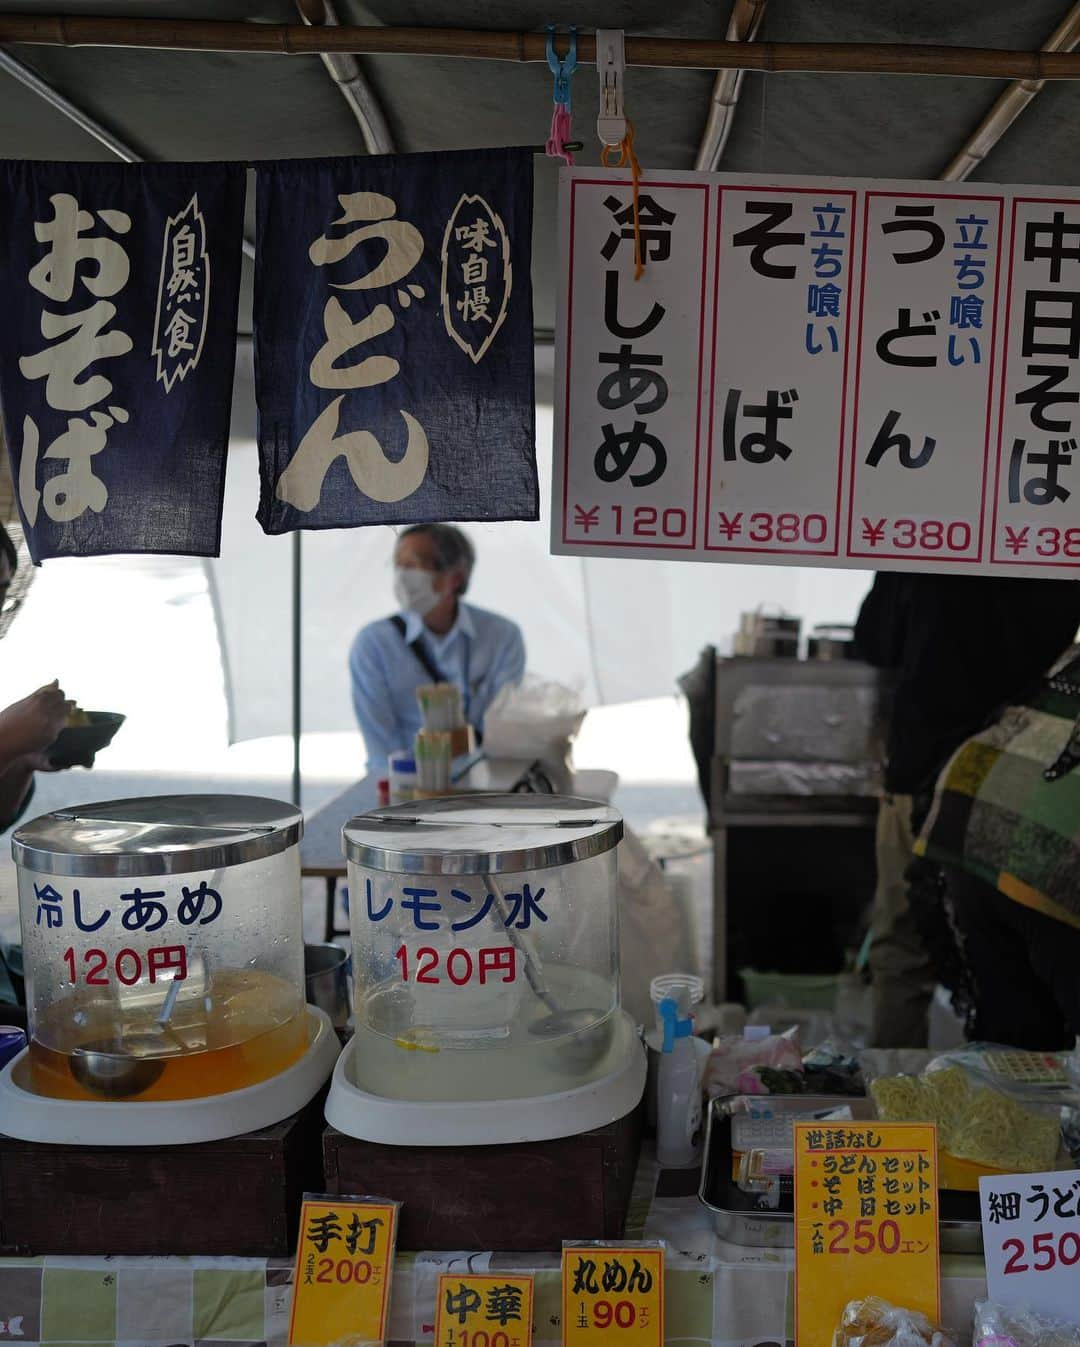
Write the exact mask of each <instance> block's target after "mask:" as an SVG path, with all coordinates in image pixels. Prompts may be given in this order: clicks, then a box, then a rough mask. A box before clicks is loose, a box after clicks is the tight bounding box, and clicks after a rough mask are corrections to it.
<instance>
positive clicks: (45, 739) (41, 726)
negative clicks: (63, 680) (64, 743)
mask: <svg viewBox="0 0 1080 1347" xmlns="http://www.w3.org/2000/svg"><path fill="white" fill-rule="evenodd" d="M73 705H74V703H73V702H70V701H68V700H67V698H66V697H65V696H64V692H63V689H62V688H61V687H60V684H59V682H58V681H53V682H52V683H50V684H49V685H48V686H47V687H43V688H38V690H37V691H36V692H31V694H30V696H29V697H24V698H23V699H22V701H19V702H14V703H13V704H12V705H11V706H7V707H5V708H4V710H2V711H0V755H2V756H3V757H4V758H5V759H6V760H7V761H9V762H11V761H13V760H14V759H16V758H28V757H31V756H36V755H38V754H42V753H44V752H45V750H46V749H47V748H50V747H51V746H52V744H54V743H55V742H56V736H57V735H58V734H59V733H60V731H61V730H62V729H63V728H64V725H65V723H66V721H67V718H68V713H69V712H70V711H71V708H72V707H73Z"/></svg>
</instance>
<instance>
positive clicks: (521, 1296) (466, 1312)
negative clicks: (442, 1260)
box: [435, 1273, 533, 1347]
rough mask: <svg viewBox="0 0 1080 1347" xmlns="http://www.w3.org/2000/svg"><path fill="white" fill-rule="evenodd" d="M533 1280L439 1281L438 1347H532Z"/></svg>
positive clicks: (451, 1278) (445, 1275)
mask: <svg viewBox="0 0 1080 1347" xmlns="http://www.w3.org/2000/svg"><path fill="white" fill-rule="evenodd" d="M532 1316H533V1279H532V1277H496V1276H478V1275H477V1276H474V1275H471V1274H470V1275H469V1276H467V1277H455V1276H453V1275H451V1274H448V1273H443V1274H442V1275H441V1276H440V1277H439V1292H438V1303H437V1304H436V1307H435V1347H531V1344H532Z"/></svg>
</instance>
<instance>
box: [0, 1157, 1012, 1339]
mask: <svg viewBox="0 0 1080 1347" xmlns="http://www.w3.org/2000/svg"><path fill="white" fill-rule="evenodd" d="M658 1180H659V1181H658ZM686 1186H687V1185H686V1184H685V1182H683V1183H680V1182H679V1181H678V1180H677V1179H676V1180H675V1181H672V1176H670V1175H663V1176H660V1175H658V1173H657V1170H656V1166H655V1164H654V1163H653V1162H652V1161H651V1159H649V1158H645V1159H643V1161H642V1164H641V1168H640V1170H639V1173H638V1180H637V1187H636V1190H635V1195H634V1202H633V1204H632V1207H631V1213H630V1222H629V1230H628V1236H629V1237H630V1238H634V1237H638V1236H644V1237H646V1238H653V1239H663V1240H665V1241H666V1243H667V1295H666V1322H667V1335H666V1336H667V1341H668V1342H669V1343H679V1344H680V1347H695V1345H696V1344H700V1345H701V1347H705V1344H709V1343H713V1344H720V1347H763V1345H764V1344H767V1343H768V1344H777V1343H779V1344H783V1343H786V1342H790V1341H791V1339H792V1337H793V1330H792V1324H793V1296H794V1285H793V1283H794V1278H793V1276H792V1255H791V1253H790V1251H787V1250H763V1249H749V1248H741V1247H739V1246H737V1245H733V1244H724V1243H723V1242H722V1241H720V1240H719V1239H718V1238H717V1236H716V1235H715V1233H714V1232H713V1230H712V1228H711V1226H710V1223H709V1215H708V1212H707V1211H705V1210H704V1209H703V1208H702V1207H701V1206H700V1205H699V1204H698V1202H697V1199H696V1198H695V1197H693V1196H692V1195H687V1194H686V1193H685V1188H686ZM571 1225H572V1222H571V1221H570V1220H568V1229H567V1237H568V1238H570V1237H572V1235H573V1231H572V1228H571ZM467 1269H471V1270H472V1271H474V1272H483V1271H486V1270H488V1269H491V1270H494V1271H510V1270H511V1269H513V1270H515V1271H522V1272H532V1273H533V1274H534V1275H535V1277H536V1296H535V1302H534V1304H535V1318H534V1341H535V1342H536V1343H537V1344H538V1347H558V1344H559V1343H560V1340H561V1336H560V1335H561V1328H560V1321H559V1313H560V1303H561V1302H560V1288H559V1258H558V1255H557V1254H554V1253H552V1254H510V1253H464V1252H463V1253H426V1254H407V1255H402V1256H400V1257H399V1258H398V1260H397V1263H396V1265H395V1270H394V1283H393V1296H392V1301H391V1312H390V1334H389V1341H390V1342H391V1343H397V1344H409V1345H410V1347H411V1345H412V1344H426V1343H430V1342H431V1341H432V1333H433V1313H434V1306H435V1288H436V1281H437V1278H438V1276H439V1273H440V1272H445V1271H458V1270H459V1271H465V1270H467ZM942 1272H943V1278H942V1298H943V1304H942V1317H943V1319H944V1321H945V1326H946V1327H947V1328H948V1329H950V1330H951V1331H952V1333H953V1334H954V1336H955V1338H956V1340H957V1342H958V1343H961V1344H962V1343H965V1342H967V1341H969V1339H970V1324H971V1307H972V1304H973V1302H974V1301H975V1300H976V1299H977V1298H979V1297H981V1296H983V1295H984V1294H985V1288H986V1283H985V1273H984V1269H983V1264H982V1260H981V1259H978V1258H946V1259H944V1260H943V1263H942ZM291 1295H292V1263H291V1262H290V1261H287V1260H278V1259H270V1260H266V1259H253V1258H235V1259H226V1258H105V1257H102V1258H60V1257H53V1258H40V1259H10V1258H9V1259H3V1260H0V1343H19V1344H23V1345H24V1347H34V1345H35V1344H38V1343H41V1344H48V1347H110V1345H112V1344H115V1347H254V1345H255V1344H266V1347H283V1345H284V1343H285V1341H286V1338H287V1336H288V1327H289V1304H290V1298H291Z"/></svg>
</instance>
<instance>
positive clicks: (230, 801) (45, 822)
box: [11, 795, 304, 878]
mask: <svg viewBox="0 0 1080 1347" xmlns="http://www.w3.org/2000/svg"><path fill="white" fill-rule="evenodd" d="M303 831H304V816H303V814H301V812H300V811H299V809H296V808H294V806H292V805H288V804H282V803H281V802H280V801H279V800H264V799H261V798H259V797H257V796H253V795H152V796H147V797H145V798H144V799H136V800H109V801H107V802H105V803H103V804H90V805H83V806H75V807H74V808H71V809H58V810H56V811H55V812H54V813H52V814H43V815H42V816H41V817H40V818H36V819H34V820H33V822H31V823H27V824H24V826H23V827H21V828H18V829H17V830H16V832H15V834H14V836H13V837H12V840H11V854H12V856H14V858H15V863H16V864H17V865H20V866H22V867H23V868H24V869H27V870H36V871H44V872H45V873H46V874H54V875H81V876H86V877H92V876H97V877H102V878H108V877H110V876H113V875H116V876H129V875H175V874H189V873H191V872H192V871H197V870H221V869H224V868H225V867H227V866H230V865H243V864H244V863H245V862H247V861H257V860H262V859H263V858H264V857H266V856H273V855H276V854H277V853H278V852H279V851H285V850H287V849H288V848H289V847H292V846H295V845H296V844H297V842H299V840H300V838H301V836H302V835H303Z"/></svg>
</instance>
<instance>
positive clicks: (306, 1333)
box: [289, 1197, 398, 1347]
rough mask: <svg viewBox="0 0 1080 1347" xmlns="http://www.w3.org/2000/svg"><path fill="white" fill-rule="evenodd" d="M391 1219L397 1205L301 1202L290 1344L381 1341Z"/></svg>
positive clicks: (311, 1346) (393, 1233) (313, 1346)
mask: <svg viewBox="0 0 1080 1347" xmlns="http://www.w3.org/2000/svg"><path fill="white" fill-rule="evenodd" d="M397 1213H398V1204H397V1203H396V1202H380V1201H379V1200H378V1199H377V1198H358V1197H342V1198H336V1199H335V1198H332V1197H319V1198H305V1200H304V1204H303V1206H302V1207H301V1209H300V1238H299V1240H298V1242H297V1249H296V1271H295V1274H294V1276H293V1300H292V1317H291V1319H290V1321H289V1342H290V1343H296V1344H307V1345H308V1347H328V1344H330V1343H335V1344H348V1347H364V1345H366V1344H381V1343H383V1342H384V1341H385V1339H386V1315H387V1309H388V1307H389V1304H390V1277H391V1273H392V1270H393V1262H394V1247H395V1245H396V1243H397Z"/></svg>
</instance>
